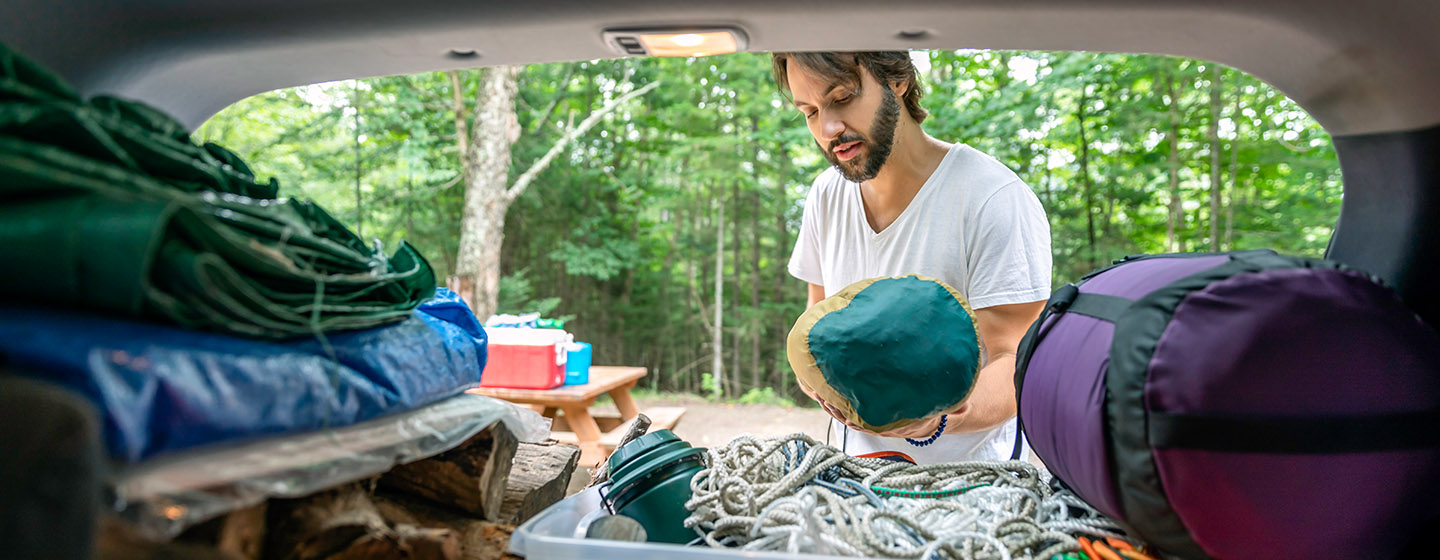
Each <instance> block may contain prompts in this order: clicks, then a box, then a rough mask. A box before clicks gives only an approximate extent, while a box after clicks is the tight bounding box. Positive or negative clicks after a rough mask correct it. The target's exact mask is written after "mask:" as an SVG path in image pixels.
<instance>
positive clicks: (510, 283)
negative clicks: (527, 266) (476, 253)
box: [496, 270, 574, 321]
mask: <svg viewBox="0 0 1440 560" xmlns="http://www.w3.org/2000/svg"><path fill="white" fill-rule="evenodd" d="M557 307H560V298H558V297H546V298H539V299H536V298H535V288H534V287H533V286H531V284H530V279H529V278H526V277H525V271H524V270H517V271H515V272H513V273H510V274H507V275H505V276H501V277H500V298H499V303H498V305H496V312H497V313H509V314H512V315H520V314H523V313H539V314H540V316H541V317H550V316H551V315H550V314H551V313H553V312H554V311H555V308H557ZM557 318H558V319H560V320H561V321H570V320H571V319H574V316H573V315H568V316H564V317H557Z"/></svg>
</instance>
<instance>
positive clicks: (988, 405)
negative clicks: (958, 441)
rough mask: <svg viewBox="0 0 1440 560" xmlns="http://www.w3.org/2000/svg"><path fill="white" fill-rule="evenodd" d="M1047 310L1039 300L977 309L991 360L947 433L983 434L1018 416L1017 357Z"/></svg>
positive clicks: (977, 328)
mask: <svg viewBox="0 0 1440 560" xmlns="http://www.w3.org/2000/svg"><path fill="white" fill-rule="evenodd" d="M1044 308H1045V302H1043V301H1035V302H1030V303H1016V304H1011V305H996V306H993V307H986V308H984V309H977V310H975V328H976V330H977V331H978V332H979V334H980V339H981V340H982V341H984V343H985V350H986V353H987V356H988V358H987V360H986V362H985V367H983V368H981V369H980V375H979V379H978V380H977V381H976V382H975V390H974V392H972V393H971V394H970V398H969V399H966V401H965V406H964V408H962V409H961V410H960V412H959V413H958V414H952V415H951V416H950V421H949V422H948V425H947V426H946V428H945V431H946V432H949V433H969V432H982V431H985V430H990V429H994V428H995V427H997V426H999V425H1001V424H1004V423H1005V422H1006V421H1008V420H1009V419H1010V418H1011V417H1013V416H1015V354H1016V351H1017V350H1018V349H1019V348H1020V339H1021V338H1024V337H1025V331H1027V330H1029V329H1030V324H1031V323H1034V322H1035V319H1036V318H1038V317H1039V316H1040V311H1041V310H1043V309H1044Z"/></svg>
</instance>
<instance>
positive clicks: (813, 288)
mask: <svg viewBox="0 0 1440 560" xmlns="http://www.w3.org/2000/svg"><path fill="white" fill-rule="evenodd" d="M822 299H825V286H821V285H819V284H810V303H807V304H805V308H806V309H809V308H811V307H814V306H815V304H817V303H820V300H822Z"/></svg>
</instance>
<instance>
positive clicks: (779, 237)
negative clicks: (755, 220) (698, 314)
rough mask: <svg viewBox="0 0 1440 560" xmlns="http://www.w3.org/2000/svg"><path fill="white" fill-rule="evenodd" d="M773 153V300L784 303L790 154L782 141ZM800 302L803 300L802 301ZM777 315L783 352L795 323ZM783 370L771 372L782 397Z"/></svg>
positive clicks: (777, 368)
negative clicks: (775, 206) (776, 208)
mask: <svg viewBox="0 0 1440 560" xmlns="http://www.w3.org/2000/svg"><path fill="white" fill-rule="evenodd" d="M775 154H776V159H778V160H779V165H778V166H777V167H778V171H779V173H778V175H779V179H777V180H776V181H775V197H776V200H778V201H779V202H780V208H779V211H777V212H775V264H776V265H777V266H776V267H775V296H774V297H775V299H776V300H777V301H778V302H785V301H786V300H789V299H790V297H791V296H790V290H787V289H785V285H786V284H788V283H789V282H790V271H789V268H790V267H789V263H790V253H791V251H792V250H794V247H792V246H791V245H790V225H789V223H787V222H786V220H785V215H786V213H788V212H789V206H790V196H789V193H788V192H786V190H785V189H786V187H787V186H788V185H789V178H790V165H791V162H790V154H789V153H787V151H786V146H785V142H783V141H781V142H777V143H776V150H775ZM808 293H809V292H808V291H805V290H802V291H801V294H808ZM805 297H808V295H802V296H801V298H805ZM801 301H806V300H805V299H801ZM776 315H777V317H778V321H776V324H775V328H776V330H775V332H776V333H779V335H780V336H778V337H776V338H775V340H774V342H775V345H776V347H777V348H778V349H779V350H781V351H783V350H784V347H785V333H788V332H790V323H791V321H794V320H795V318H794V317H787V316H786V315H787V314H786V313H784V312H780V313H777V314H776ZM785 370H786V366H784V365H781V364H780V362H779V361H778V360H776V361H775V369H774V370H772V371H774V373H775V379H776V380H778V381H780V386H781V388H782V389H784V390H783V391H781V394H782V395H786V394H788V393H789V386H790V376H789V375H788V374H787V373H786V371H785Z"/></svg>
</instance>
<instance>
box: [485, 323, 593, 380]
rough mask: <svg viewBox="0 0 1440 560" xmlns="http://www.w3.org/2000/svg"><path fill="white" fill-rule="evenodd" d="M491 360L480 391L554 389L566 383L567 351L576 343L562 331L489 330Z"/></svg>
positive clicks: (487, 328) (573, 338) (486, 331)
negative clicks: (486, 388) (497, 388)
mask: <svg viewBox="0 0 1440 560" xmlns="http://www.w3.org/2000/svg"><path fill="white" fill-rule="evenodd" d="M485 334H486V335H488V336H489V337H490V342H489V345H488V348H487V350H488V352H489V358H488V359H487V360H486V364H485V371H484V373H482V374H481V375H480V386H481V387H509V388H513V389H553V388H555V387H559V386H560V385H562V384H564V383H565V347H566V345H568V344H569V343H571V342H573V341H574V340H575V337H574V336H572V335H571V334H570V333H568V332H565V331H564V330H561V329H519V328H498V327H486V328H485Z"/></svg>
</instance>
